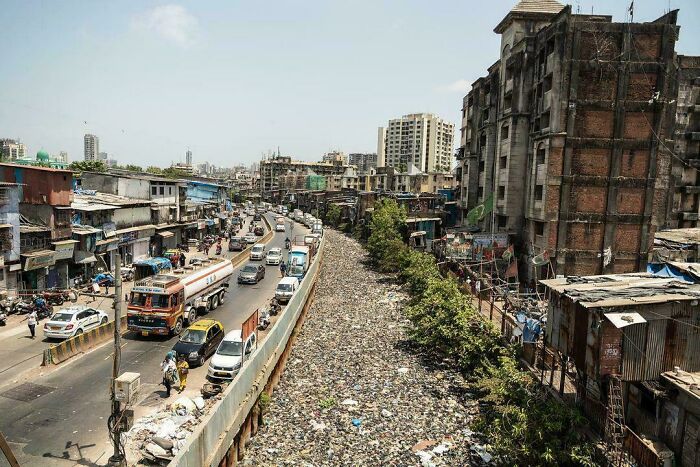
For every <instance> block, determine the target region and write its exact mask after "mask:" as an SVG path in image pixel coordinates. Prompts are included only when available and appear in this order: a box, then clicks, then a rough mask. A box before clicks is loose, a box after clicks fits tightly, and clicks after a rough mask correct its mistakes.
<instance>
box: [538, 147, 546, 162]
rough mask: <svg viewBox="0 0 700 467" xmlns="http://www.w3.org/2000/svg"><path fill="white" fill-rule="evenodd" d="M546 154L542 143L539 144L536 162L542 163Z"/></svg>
mask: <svg viewBox="0 0 700 467" xmlns="http://www.w3.org/2000/svg"><path fill="white" fill-rule="evenodd" d="M546 154H547V152H546V150H545V148H544V144H540V146H539V147H538V148H537V164H544V159H545V156H546Z"/></svg>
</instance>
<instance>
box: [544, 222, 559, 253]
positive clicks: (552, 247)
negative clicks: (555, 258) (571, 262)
mask: <svg viewBox="0 0 700 467" xmlns="http://www.w3.org/2000/svg"><path fill="white" fill-rule="evenodd" d="M557 229H559V222H554V221H553V222H549V223H548V226H547V234H548V236H547V249H548V250H549V251H550V252H551V253H554V252H555V251H556V249H557V234H558V230H557Z"/></svg>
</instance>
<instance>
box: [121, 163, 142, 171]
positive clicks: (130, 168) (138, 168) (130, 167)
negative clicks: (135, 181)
mask: <svg viewBox="0 0 700 467" xmlns="http://www.w3.org/2000/svg"><path fill="white" fill-rule="evenodd" d="M124 169H126V170H128V171H130V172H143V168H142V167H141V166H140V165H134V164H127V165H126V166H124Z"/></svg>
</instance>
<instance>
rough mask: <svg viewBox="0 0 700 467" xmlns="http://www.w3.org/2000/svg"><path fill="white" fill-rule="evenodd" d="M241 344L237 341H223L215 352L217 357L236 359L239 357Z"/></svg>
mask: <svg viewBox="0 0 700 467" xmlns="http://www.w3.org/2000/svg"><path fill="white" fill-rule="evenodd" d="M241 347H242V346H241V342H238V341H223V342H222V343H221V345H220V346H219V350H217V351H216V353H218V354H219V355H226V356H230V357H238V356H240V355H241Z"/></svg>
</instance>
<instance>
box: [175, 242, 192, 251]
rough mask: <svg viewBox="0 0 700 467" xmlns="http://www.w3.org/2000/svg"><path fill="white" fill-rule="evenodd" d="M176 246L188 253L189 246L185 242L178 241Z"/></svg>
mask: <svg viewBox="0 0 700 467" xmlns="http://www.w3.org/2000/svg"><path fill="white" fill-rule="evenodd" d="M177 247H178V248H179V249H180V251H184V252H186V253H189V251H190V246H189V245H188V244H187V243H180V244H179V245H178V246H177Z"/></svg>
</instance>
